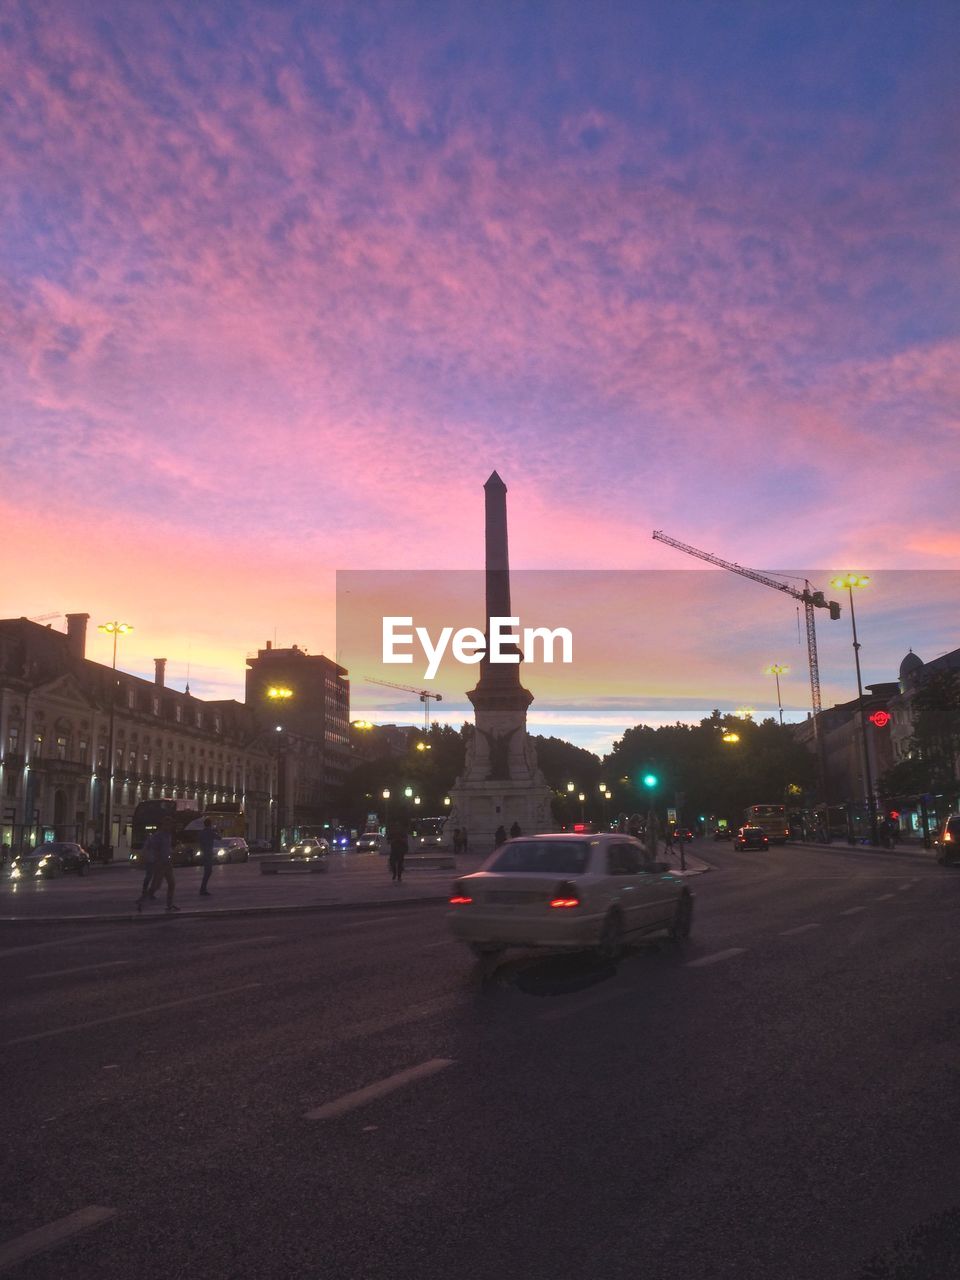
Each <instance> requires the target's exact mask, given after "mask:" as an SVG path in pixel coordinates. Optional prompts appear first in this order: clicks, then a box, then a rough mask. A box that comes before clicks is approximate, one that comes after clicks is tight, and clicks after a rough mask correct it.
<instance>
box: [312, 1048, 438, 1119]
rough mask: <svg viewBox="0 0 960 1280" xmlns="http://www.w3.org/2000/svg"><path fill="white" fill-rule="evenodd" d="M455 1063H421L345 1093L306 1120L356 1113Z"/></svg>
mask: <svg viewBox="0 0 960 1280" xmlns="http://www.w3.org/2000/svg"><path fill="white" fill-rule="evenodd" d="M454 1061H455V1059H453V1058H431V1059H430V1060H429V1061H428V1062H421V1063H420V1065H419V1066H417V1067H407V1069H406V1070H405V1071H398V1072H397V1073H396V1075H392V1076H387V1078H386V1079H385V1080H378V1081H377V1082H376V1084H368V1085H367V1086H366V1088H364V1089H357V1090H355V1091H354V1092H353V1093H345V1094H344V1095H343V1097H342V1098H336V1099H334V1101H333V1102H326V1103H324V1105H323V1106H322V1107H314V1109H313V1110H312V1111H308V1112H307V1113H306V1119H307V1120H333V1119H336V1117H338V1116H342V1115H346V1114H347V1112H348V1111H355V1110H356V1109H357V1107H362V1106H364V1105H365V1104H366V1103H368V1102H374V1101H376V1099H378V1098H384V1097H386V1096H387V1094H390V1093H394V1092H396V1090H397V1089H403V1088H405V1087H406V1086H407V1085H408V1084H413V1083H414V1082H415V1081H417V1080H425V1079H426V1078H427V1077H428V1076H433V1075H436V1074H437V1072H438V1071H443V1070H445V1069H446V1068H447V1067H452V1066H453V1065H454Z"/></svg>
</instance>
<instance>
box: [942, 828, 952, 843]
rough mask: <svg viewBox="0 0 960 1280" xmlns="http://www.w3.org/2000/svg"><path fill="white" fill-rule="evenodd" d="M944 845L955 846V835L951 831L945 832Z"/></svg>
mask: <svg viewBox="0 0 960 1280" xmlns="http://www.w3.org/2000/svg"><path fill="white" fill-rule="evenodd" d="M943 843H944V844H953V834H952V832H950V831H945V832H944V834H943Z"/></svg>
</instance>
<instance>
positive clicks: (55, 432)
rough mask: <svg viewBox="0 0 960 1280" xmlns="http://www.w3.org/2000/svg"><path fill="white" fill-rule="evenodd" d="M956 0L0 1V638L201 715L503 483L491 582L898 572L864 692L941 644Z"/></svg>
mask: <svg viewBox="0 0 960 1280" xmlns="http://www.w3.org/2000/svg"><path fill="white" fill-rule="evenodd" d="M958 15H960V10H958V9H957V7H956V6H955V5H954V4H952V3H936V2H934V3H922V4H919V5H902V4H895V3H892V2H891V3H883V2H882V0H879V2H878V3H871V4H866V3H864V4H860V3H849V4H848V3H839V4H838V3H836V2H835V0H834V2H832V3H810V4H804V5H797V4H796V3H793V2H792V3H784V4H780V3H776V2H775V0H774V2H772V3H769V4H762V5H761V4H748V3H743V4H738V3H734V4H730V5H711V4H700V3H697V4H684V3H682V2H681V3H676V2H673V3H669V4H668V3H657V2H653V3H649V4H643V5H636V4H627V3H619V4H614V3H598V4H593V5H589V6H586V5H583V4H574V3H564V2H563V0H555V2H554V3H549V4H548V3H544V4H530V5H517V4H513V3H506V2H502V3H498V2H497V0H492V2H488V3H484V4H479V3H477V4H466V3H465V4H454V3H433V4H427V3H421V4H407V3H402V2H401V3H392V4H385V5H383V6H378V5H375V4H372V3H364V4H362V5H361V4H356V3H343V4H336V3H329V4H323V5H318V4H316V3H282V2H279V0H277V2H274V3H267V2H266V0H261V2H259V3H243V2H242V0H229V2H228V0H222V3H216V2H213V0H211V2H209V3H204V4H200V5H198V4H194V3H164V2H163V0H150V2H149V3H147V2H145V0H144V2H143V3H140V2H138V0H116V2H115V3H110V2H108V0H83V2H82V3H81V0H57V2H56V3H43V2H42V0H29V2H26V0H25V2H24V3H18V2H17V0H0V76H2V81H3V85H4V89H3V92H2V95H0V101H2V104H3V120H4V125H3V129H2V130H0V317H2V321H0V323H2V330H3V341H2V344H0V413H2V422H0V476H2V483H0V518H2V521H3V530H4V537H3V544H2V546H3V550H2V578H0V616H4V617H11V616H19V615H27V616H38V615H42V614H46V613H52V612H54V611H57V610H61V611H63V612H68V611H75V610H82V611H89V612H90V614H91V615H92V623H93V624H96V623H97V622H99V621H106V620H109V619H113V618H119V619H121V620H124V621H128V622H131V623H133V624H134V625H135V627H136V630H135V631H134V632H133V633H132V634H131V635H130V636H129V637H128V638H127V639H126V640H125V641H124V642H123V648H122V650H121V663H122V665H124V666H125V667H126V668H127V669H130V670H136V671H140V672H141V673H143V674H150V673H151V672H152V663H151V659H152V657H154V656H166V657H167V658H168V659H169V662H170V666H169V668H168V671H169V674H170V676H171V679H172V682H174V683H179V682H180V681H182V679H183V678H185V675H186V671H187V667H188V665H189V668H190V672H191V686H192V687H193V689H194V691H195V692H197V693H199V694H200V695H201V696H204V695H206V696H237V695H239V694H240V691H241V690H242V683H243V668H244V659H245V657H246V655H247V654H248V653H250V652H252V651H254V650H255V649H257V648H258V647H260V646H262V644H263V643H264V641H265V640H266V639H268V638H270V639H271V640H272V639H274V638H276V640H277V642H278V643H279V644H281V645H289V644H292V643H298V644H300V645H302V646H305V647H306V648H307V649H309V650H310V651H311V652H320V651H326V652H331V653H332V652H333V651H334V648H335V646H336V619H335V593H334V580H335V573H336V571H337V570H356V569H365V570H367V569H393V570H396V569H426V568H434V567H440V568H458V569H466V568H477V567H479V566H480V564H481V558H482V553H483V539H482V534H483V531H482V488H481V486H482V484H483V482H484V480H485V479H486V478H487V476H488V475H489V473H490V471H491V470H493V469H494V468H496V469H497V470H498V471H499V472H500V474H501V475H502V476H503V477H504V479H505V480H506V482H507V484H508V486H509V490H510V493H509V503H510V536H511V554H512V561H513V564H514V566H515V567H517V568H524V569H531V568H548V569H568V570H581V569H655V568H662V569H668V570H671V571H673V570H678V569H681V568H684V567H686V568H691V569H694V568H696V563H695V562H692V561H689V562H684V559H683V557H681V556H680V555H679V553H677V552H675V551H672V550H670V549H669V548H666V547H663V546H660V545H659V544H657V543H654V542H653V541H652V540H651V537H650V533H651V531H652V530H653V529H655V528H656V529H664V530H666V531H667V532H668V533H671V534H673V535H674V536H676V537H679V538H682V539H683V540H684V541H687V542H690V543H693V544H694V545H697V546H702V547H706V548H708V549H710V550H712V551H714V552H717V553H718V554H720V555H723V556H726V557H728V558H729V559H732V560H737V561H739V562H741V563H743V564H749V565H755V566H757V567H759V568H762V569H767V570H776V569H777V568H778V567H789V566H801V568H800V569H799V570H794V571H799V572H810V570H809V569H804V568H803V566H823V572H824V573H828V572H831V571H838V570H843V569H846V568H849V567H856V568H866V569H872V570H878V569H879V570H903V571H911V572H913V573H915V574H916V578H915V581H914V582H913V583H912V585H911V586H910V588H909V590H901V591H899V593H898V594H897V595H896V596H894V595H893V594H891V593H892V590H893V588H892V586H891V587H890V589H889V591H888V594H887V596H886V597H883V596H882V595H881V590H880V586H879V582H880V581H882V580H878V586H877V589H876V594H875V595H874V597H873V598H874V600H875V601H876V611H877V616H878V618H879V617H880V615H882V616H883V617H884V619H885V620H886V621H885V630H883V632H882V634H883V637H884V639H883V645H884V646H885V647H884V648H883V651H882V654H881V653H880V652H879V651H878V652H877V653H876V655H875V658H876V669H875V670H873V671H871V672H870V673H869V676H868V678H873V679H884V678H891V677H893V676H895V670H894V671H892V672H891V671H890V670H889V664H890V663H891V662H894V663H898V662H899V659H900V657H902V655H903V653H904V652H905V651H906V649H907V647H909V646H911V645H912V646H913V647H914V648H915V649H917V650H918V651H920V652H921V653H922V655H923V656H924V657H933V656H935V653H938V652H943V651H944V650H945V649H948V648H953V647H955V646H956V644H957V643H958V637H957V635H956V631H955V629H954V630H953V632H951V626H953V621H952V620H950V619H948V620H947V622H946V624H944V621H943V611H944V608H945V607H946V606H945V604H944V600H943V598H942V583H943V581H944V579H943V578H942V577H941V576H940V575H939V574H933V573H927V574H924V573H919V572H918V571H921V570H923V571H942V570H956V569H957V568H960V532H958V527H957V520H956V488H957V469H958V468H957V461H956V455H957V448H956V445H957V403H958V389H960V387H958V384H960V341H958V317H960V297H958V294H960V290H958V286H957V281H958V279H960V276H958V261H957V259H958V256H960V247H958V246H960V236H958V229H960V228H958V207H957V198H956V195H957V183H956V179H957V155H958V147H957V143H958V138H957V128H956V121H957V118H958V115H957V105H958V103H957V97H958V91H957V82H956V75H955V61H954V60H955V52H956V49H957V47H958V37H960V30H958V28H960V16H958ZM905 580H906V579H904V578H901V577H900V576H899V575H894V576H892V577H890V578H889V579H888V580H887V581H889V583H891V584H893V583H898V582H904V581H905ZM665 581H668V582H669V583H670V587H669V590H670V593H671V597H670V599H669V600H667V601H666V602H665V604H664V608H663V613H664V615H665V618H666V621H665V623H664V625H670V624H671V622H672V619H674V618H675V617H677V616H679V614H680V613H681V612H682V613H683V616H684V618H686V619H688V621H687V622H686V623H685V625H684V628H683V661H682V662H679V661H678V662H677V664H676V668H675V669H670V668H669V666H668V667H666V668H663V667H661V665H660V664H659V663H658V664H652V669H653V667H656V672H657V674H656V676H655V677H654V676H653V675H651V677H650V683H651V687H650V688H649V689H647V690H645V691H637V690H636V689H635V683H631V686H630V688H631V692H637V693H638V695H639V693H640V692H645V694H646V695H648V696H649V697H650V698H652V699H656V700H657V708H658V714H661V713H662V714H663V715H665V716H666V718H668V719H672V718H676V716H675V715H669V714H668V712H669V711H670V710H671V709H675V710H676V714H677V715H679V716H680V718H687V715H686V711H687V710H688V709H689V702H688V701H687V699H688V698H689V697H691V696H693V694H694V692H695V693H696V696H697V697H698V698H699V697H700V696H701V695H702V696H704V697H706V698H707V700H708V701H710V705H711V706H712V705H720V706H724V705H725V698H726V694H727V690H726V689H725V688H719V687H718V688H717V689H716V690H715V693H714V696H713V697H712V699H710V697H709V694H710V693H711V690H710V689H707V690H703V689H702V686H703V684H704V678H705V676H706V674H707V673H709V672H710V671H712V666H711V665H710V662H709V661H708V660H707V659H706V658H705V657H703V656H702V655H703V654H705V653H706V652H707V650H708V648H709V645H710V640H711V634H710V633H711V630H713V629H714V626H715V623H714V622H712V621H711V620H710V618H709V617H708V616H707V615H706V614H705V615H704V617H703V620H702V622H700V623H698V622H697V621H696V614H695V613H694V615H693V617H694V621H693V622H690V621H689V619H690V617H691V614H690V612H689V610H690V609H691V608H693V609H694V610H695V604H694V603H692V602H693V601H694V600H695V597H696V592H697V588H696V586H695V583H696V582H697V581H699V575H696V576H693V575H690V576H689V578H688V576H687V575H684V574H682V573H679V572H677V573H674V572H671V573H670V574H669V575H668V576H667V577H665ZM730 581H731V582H732V581H734V580H733V579H730ZM947 581H950V579H947ZM935 582H936V583H937V584H938V585H937V586H936V587H933V584H934V583H935ZM746 585H749V584H746ZM820 585H821V586H823V585H825V583H824V582H822V581H821V583H820ZM928 588H929V589H930V591H931V592H932V598H931V599H929V600H928V599H927V597H926V596H925V595H924V592H926V591H927V590H928ZM754 590H755V591H756V592H757V593H759V595H760V596H762V595H763V592H762V589H761V588H755V589H754ZM770 594H771V597H772V603H773V605H776V603H777V597H776V595H775V594H774V593H770ZM737 599H738V600H739V599H740V597H739V596H737ZM948 600H951V601H952V602H953V603H955V601H956V593H953V595H952V596H950V595H949V593H948ZM766 607H767V606H766V605H764V608H766ZM785 607H786V609H787V625H788V630H789V626H790V625H794V623H793V618H792V614H791V611H790V607H789V603H787V604H786V605H785ZM864 609H867V605H866V604H864ZM868 616H869V614H867V615H865V624H864V625H865V626H866V625H867V624H866V617H868ZM952 618H953V620H955V618H956V614H955V612H954V613H953V615H952ZM55 625H57V624H56V623H55ZM835 625H837V626H839V625H840V624H835ZM844 625H846V624H845V623H844ZM876 634H877V635H880V634H881V633H880V629H879V626H878V631H877V633H876ZM864 639H865V658H866V635H865V637H864ZM698 646H699V650H698ZM771 646H772V647H773V648H776V647H777V642H776V638H775V637H774V636H771V637H770V640H769V643H768V645H767V648H768V649H769V648H770V647H771ZM878 650H879V646H878ZM88 652H89V653H90V656H93V657H99V658H103V659H106V660H109V649H108V647H107V643H106V641H105V640H104V639H102V638H99V637H98V638H94V637H91V641H90V645H89V647H88ZM698 652H699V654H700V657H699V658H698ZM847 659H848V660H849V650H847ZM745 660H746V659H745ZM776 660H781V661H782V660H783V658H782V657H779V656H778V654H777V653H770V654H769V657H768V658H767V661H776ZM750 661H753V658H752V656H751V658H750ZM698 664H699V665H698ZM797 665H799V664H795V666H797ZM691 671H696V672H697V673H698V674H697V676H696V679H695V680H694V679H692V677H691ZM631 679H633V677H631ZM839 680H840V677H839V676H838V681H839ZM716 683H717V684H718V685H719V684H722V683H723V681H721V680H720V679H719V677H718V678H717V682H716ZM729 683H730V682H729V681H727V684H729ZM841 685H842V682H841V683H838V686H837V692H836V696H837V697H845V696H848V695H849V689H847V688H843V687H841ZM579 693H580V695H581V696H582V697H583V698H585V699H588V698H589V690H580V691H579ZM608 694H609V690H607V689H606V688H605V690H604V696H607V695H608ZM599 696H600V694H599V692H598V697H599ZM738 700H742V699H738ZM750 700H751V701H752V702H753V704H754V705H758V696H755V697H754V698H752V699H750ZM542 701H543V702H544V704H545V705H544V708H543V710H544V714H545V715H546V714H547V712H548V710H549V708H548V707H547V706H546V699H545V698H544V699H542ZM802 706H803V703H802V699H798V706H797V709H796V715H795V717H794V718H798V717H799V716H800V715H801V714H802ZM698 709H699V703H698ZM707 710H709V707H708V708H707ZM584 715H585V717H586V718H587V719H589V709H588V708H585V710H584ZM392 718H393V717H392ZM615 730H616V725H610V723H609V722H606V721H605V722H604V728H603V730H602V731H601V728H600V719H599V718H598V720H597V722H596V723H595V724H593V725H592V726H589V725H588V726H586V727H585V728H583V730H582V731H580V730H577V734H578V737H579V740H583V741H585V742H586V741H590V742H599V741H600V740H601V737H602V735H603V734H604V733H605V734H606V739H607V740H609V739H610V738H611V737H613V736H616V732H615ZM570 732H571V736H574V735H573V730H571V731H570Z"/></svg>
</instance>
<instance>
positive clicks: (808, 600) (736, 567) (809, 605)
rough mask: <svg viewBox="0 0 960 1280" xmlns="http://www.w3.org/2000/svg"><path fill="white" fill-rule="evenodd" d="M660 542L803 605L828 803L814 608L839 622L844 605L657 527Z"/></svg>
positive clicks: (822, 779)
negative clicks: (771, 589) (672, 536)
mask: <svg viewBox="0 0 960 1280" xmlns="http://www.w3.org/2000/svg"><path fill="white" fill-rule="evenodd" d="M653 536H654V539H655V540H656V541H657V542H664V543H666V545H667V546H668V547H675V548H676V549H677V550H678V551H684V552H686V554H687V555H688V556H696V558H697V559H698V560H706V562H707V563H708V564H715V565H717V566H718V568H720V569H729V570H730V572H731V573H739V574H740V576H741V577H743V578H750V579H751V580H752V581H753V582H759V583H761V585H763V586H765V587H773V588H774V589H775V590H777V591H782V592H784V594H785V595H788V596H793V598H794V600H799V601H800V602H801V603H802V604H803V616H804V619H805V621H806V628H807V657H808V659H809V661H810V700H811V703H812V704H813V732H814V736H815V739H816V748H817V769H818V773H819V775H820V776H819V779H818V781H819V783H820V793H821V796H822V798H823V800H824V802H826V799H827V794H826V760H825V752H824V743H823V728H822V725H821V723H820V712H821V710H822V706H821V702H820V664H819V662H818V660H817V624H816V621H815V616H814V609H827V610H829V612H830V617H831V618H832V619H833V620H834V621H836V619H837V618H839V617H840V606H839V604H837V602H836V600H827V599H825V597H824V594H823V592H822V591H815V590H814V589H813V586H812V585H811V584H810V582H809V581H808V580H807V579H806V578H804V580H803V590H802V591H800V590H798V589H797V588H796V587H791V586H790V584H789V583H787V582H781V581H780V580H779V579H778V578H771V577H769V575H767V574H765V573H760V572H759V571H758V570H756V569H745V568H744V566H743V565H742V564H736V563H735V562H734V561H732V560H723V559H721V558H720V556H715V555H713V554H712V553H711V552H709V551H701V550H699V548H698V547H691V546H690V545H689V544H688V543H686V542H679V541H678V540H677V539H676V538H670V537H668V536H667V534H665V533H663V532H662V531H661V530H659V529H655V530H654V533H653Z"/></svg>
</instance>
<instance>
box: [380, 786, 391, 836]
mask: <svg viewBox="0 0 960 1280" xmlns="http://www.w3.org/2000/svg"><path fill="white" fill-rule="evenodd" d="M380 794H381V796H382V797H383V825H384V826H385V827H389V825H390V788H389V787H384V789H383V790H382V791H381V792H380Z"/></svg>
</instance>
